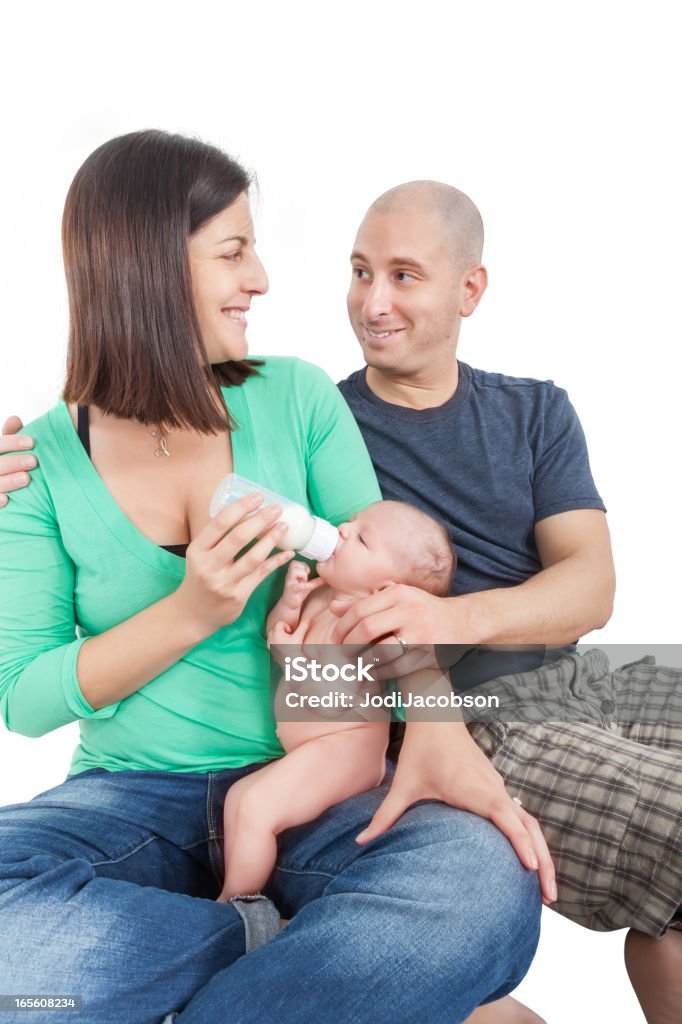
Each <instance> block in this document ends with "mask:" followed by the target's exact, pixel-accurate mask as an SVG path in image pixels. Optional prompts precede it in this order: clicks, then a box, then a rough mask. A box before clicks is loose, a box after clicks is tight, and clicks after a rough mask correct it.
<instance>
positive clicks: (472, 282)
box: [459, 266, 488, 316]
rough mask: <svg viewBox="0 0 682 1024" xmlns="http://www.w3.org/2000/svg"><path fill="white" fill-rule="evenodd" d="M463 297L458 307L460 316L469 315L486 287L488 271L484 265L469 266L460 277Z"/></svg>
mask: <svg viewBox="0 0 682 1024" xmlns="http://www.w3.org/2000/svg"><path fill="white" fill-rule="evenodd" d="M462 286H463V298H462V305H461V307H460V311H459V312H460V315H461V316H471V314H472V313H473V311H474V310H475V309H476V306H477V305H478V304H479V302H480V301H481V299H482V298H483V292H484V291H485V290H486V288H487V287H488V271H487V270H486V269H485V267H482V266H478V267H470V268H469V270H467V272H466V274H465V275H464V277H463V279H462Z"/></svg>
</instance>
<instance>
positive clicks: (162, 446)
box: [149, 426, 173, 459]
mask: <svg viewBox="0 0 682 1024" xmlns="http://www.w3.org/2000/svg"><path fill="white" fill-rule="evenodd" d="M149 433H150V434H151V435H152V437H153V438H155V440H157V441H158V442H159V447H158V448H157V449H156V451H155V452H154V454H155V455H156V457H157V459H158V458H160V456H162V455H168V456H169V457H170V456H171V455H172V454H173V453H172V452H170V451H169V450H168V444H167V442H166V438H167V437H170V436H171V434H172V433H173V428H172V427H169V428H168V430H166V429H165V428H164V427H163V426H159V429H158V430H150V431H149Z"/></svg>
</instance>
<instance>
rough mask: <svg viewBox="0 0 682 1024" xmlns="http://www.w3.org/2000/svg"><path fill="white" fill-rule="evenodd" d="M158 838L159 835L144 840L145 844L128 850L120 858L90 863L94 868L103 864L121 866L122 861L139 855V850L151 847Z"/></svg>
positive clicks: (139, 844) (109, 858)
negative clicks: (136, 854)
mask: <svg viewBox="0 0 682 1024" xmlns="http://www.w3.org/2000/svg"><path fill="white" fill-rule="evenodd" d="M158 838H159V836H157V835H153V836H149V837H148V838H147V839H145V840H144V842H142V843H138V844H137V846H133V847H132V848H131V849H130V850H126V852H125V853H123V854H121V855H120V856H119V857H107V858H105V860H93V861H90V863H91V865H92V867H93V868H98V867H100V866H101V865H102V864H120V863H121V861H124V860H127V859H128V857H132V856H133V854H135V853H137V852H138V851H139V850H143V849H144V848H145V846H149V844H150V843H153V842H155V841H156V840H157V839H158Z"/></svg>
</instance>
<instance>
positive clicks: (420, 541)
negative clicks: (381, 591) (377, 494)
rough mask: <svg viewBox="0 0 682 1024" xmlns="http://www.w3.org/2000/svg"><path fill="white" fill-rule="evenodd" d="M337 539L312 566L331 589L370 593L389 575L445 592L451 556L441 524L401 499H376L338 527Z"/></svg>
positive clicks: (451, 571) (453, 562)
mask: <svg viewBox="0 0 682 1024" xmlns="http://www.w3.org/2000/svg"><path fill="white" fill-rule="evenodd" d="M339 535H340V536H339V543H338V544H337V546H336V550H335V551H334V554H333V555H332V556H331V558H328V559H327V561H326V562H318V564H317V572H318V574H319V575H320V576H321V577H322V579H323V580H324V581H325V583H328V584H329V586H330V587H331V588H332V589H333V590H335V591H337V593H342V594H349V595H352V596H358V597H360V596H364V595H365V594H371V593H372V592H373V591H375V590H377V589H378V588H379V587H381V586H382V585H383V584H385V583H387V582H388V581H389V580H393V581H394V582H395V583H407V584H409V585H410V586H412V587H420V588H421V589H422V590H426V591H428V593H430V594H435V595H436V596H437V597H445V596H447V594H449V593H450V584H451V582H452V577H453V575H454V572H455V566H456V564H457V558H456V556H455V552H454V550H453V547H452V544H451V543H450V538H449V536H448V534H447V531H446V530H445V527H444V526H442V525H441V524H440V523H439V522H437V521H436V520H435V519H432V518H431V516H428V515H427V514H426V513H425V512H422V511H421V510H420V509H418V508H415V507H414V505H407V504H406V503H405V502H402V501H377V502H375V503H374V504H373V505H368V506H367V508H363V509H362V511H361V512H358V513H357V515H354V516H353V518H352V519H351V520H350V522H348V523H342V524H341V526H340V527H339Z"/></svg>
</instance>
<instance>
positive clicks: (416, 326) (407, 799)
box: [0, 182, 682, 1024]
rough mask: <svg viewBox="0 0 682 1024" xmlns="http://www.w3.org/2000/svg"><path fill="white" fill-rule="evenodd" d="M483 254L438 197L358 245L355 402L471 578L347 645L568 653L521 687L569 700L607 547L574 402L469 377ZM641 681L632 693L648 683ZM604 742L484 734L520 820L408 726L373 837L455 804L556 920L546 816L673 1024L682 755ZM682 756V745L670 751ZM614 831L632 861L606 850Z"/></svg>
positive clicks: (639, 980) (473, 774) (460, 218)
mask: <svg viewBox="0 0 682 1024" xmlns="http://www.w3.org/2000/svg"><path fill="white" fill-rule="evenodd" d="M482 240H483V232H482V225H481V221H480V215H479V214H478V211H477V210H476V208H475V206H474V205H473V203H471V201H470V200H469V199H468V198H467V197H466V196H464V195H463V194H462V193H460V192H458V191H457V190H455V189H452V188H450V187H449V186H445V185H440V184H438V183H434V182H415V183H410V184H408V185H403V186H399V187H398V188H396V189H392V190H391V191H390V192H388V193H386V194H385V195H384V196H382V197H380V199H379V200H377V201H376V202H375V203H374V204H373V206H372V207H371V208H370V210H369V211H368V213H367V215H366V217H365V219H364V220H363V222H362V224H361V226H360V229H359V231H358V235H357V238H356V242H355V246H354V251H353V255H352V264H353V280H352V283H351V288H350V293H349V299H348V306H349V313H350V317H351V322H352V325H353V328H354V330H355V333H356V335H357V337H358V340H359V342H360V344H361V347H362V350H363V354H364V356H365V359H366V362H367V369H366V371H360V372H359V373H357V374H353V375H352V376H351V377H350V378H348V380H346V381H344V382H343V383H342V384H341V385H340V386H341V390H342V392H343V393H344V395H345V397H346V399H347V401H348V402H349V405H350V406H351V409H352V410H353V412H354V414H355V416H356V419H357V420H358V423H359V425H360V427H361V430H362V431H363V434H364V436H365V440H366V442H367V444H368V448H369V450H370V454H371V455H372V458H373V460H374V462H375V467H376V469H377V472H378V475H379V481H380V484H381V486H382V490H383V492H384V496H385V497H387V498H398V499H401V500H408V501H412V502H413V503H415V504H418V505H421V506H422V507H423V508H424V509H425V511H427V512H430V513H431V514H433V513H434V511H435V513H436V514H437V515H439V516H440V518H441V519H443V520H444V521H445V522H446V523H447V524H448V525H449V527H450V529H451V533H452V535H453V539H454V541H455V544H456V546H457V549H458V555H459V571H458V573H457V576H456V579H455V590H454V591H453V596H452V597H450V598H433V597H430V596H429V595H426V594H424V593H422V592H421V591H417V590H414V589H413V588H409V587H405V586H396V585H389V586H387V587H386V588H385V589H384V590H383V591H382V592H381V593H380V594H378V595H374V596H372V597H369V598H367V599H365V600H364V601H363V602H360V603H358V604H357V605H356V606H355V607H354V608H353V609H351V610H349V611H347V612H345V613H343V610H342V609H339V611H340V612H341V613H342V614H341V616H340V621H339V627H338V635H337V639H338V641H339V642H344V643H356V642H357V643H360V644H364V643H368V642H370V641H372V640H373V639H374V638H376V637H378V636H384V635H387V634H391V633H392V634H394V635H395V636H396V637H397V638H398V640H399V642H400V644H401V646H402V647H403V648H405V649H407V653H406V654H405V655H404V656H403V659H401V660H403V662H404V664H403V666H402V667H401V671H403V672H406V671H409V669H410V668H411V667H413V666H414V657H415V653H416V652H411V651H410V650H409V648H410V644H416V643H419V644H424V643H433V644H438V643H458V644H486V645H497V644H522V645H525V644H533V645H538V644H540V645H551V646H552V647H553V648H554V649H555V650H554V655H551V654H550V655H549V658H550V659H551V657H553V656H554V657H555V661H554V662H553V663H552V664H549V665H547V666H546V667H545V668H542V667H540V664H541V660H542V659H540V660H538V659H536V660H535V662H533V661H529V662H528V665H527V667H528V669H529V671H528V672H527V673H526V674H525V675H523V674H517V677H516V678H517V680H518V681H519V685H520V686H523V685H524V680H527V679H528V678H529V679H531V681H532V680H536V679H537V678H538V677H539V676H543V678H544V677H547V678H552V679H553V680H554V681H558V683H559V684H561V683H562V682H563V681H564V675H565V673H566V671H567V669H566V666H567V665H568V666H569V667H570V669H571V670H573V671H575V672H578V673H579V672H580V671H582V667H581V666H582V663H581V661H580V659H578V658H576V657H575V656H572V657H568V658H566V657H561V655H562V654H565V653H566V652H565V650H562V647H563V646H564V645H569V646H568V650H569V651H570V650H571V647H570V645H572V644H573V642H574V641H575V640H576V638H577V637H579V636H580V635H581V634H583V633H585V632H587V631H589V630H591V629H594V628H598V627H599V626H601V625H603V624H604V623H605V622H606V621H607V619H608V617H609V615H610V611H611V603H612V598H613V589H614V574H613V565H612V560H611V552H610V544H609V537H608V530H607V527H606V522H605V517H604V510H603V504H602V503H601V499H600V498H599V495H598V494H597V492H596V490H595V488H594V484H593V482H592V479H591V476H590V473H589V465H588V463H587V456H586V451H585V448H584V440H583V438H582V431H581V430H580V426H579V423H578V421H577V419H576V417H575V414H574V412H573V410H572V409H571V407H570V404H569V403H568V401H567V399H566V396H565V394H564V393H563V392H561V391H560V390H559V389H556V388H554V387H553V386H552V385H549V384H547V383H544V384H543V383H541V382H534V381H519V380H515V379H513V378H505V377H502V376H501V375H497V374H483V373H481V371H474V370H471V368H469V367H466V366H464V364H459V363H458V362H457V360H456V348H457V341H458V336H459V330H460V326H461V319H462V317H465V316H470V315H471V314H472V313H473V312H474V310H475V308H476V306H477V305H478V302H479V301H480V299H481V297H482V295H483V293H484V291H485V288H486V284H487V275H486V271H485V269H484V267H483V266H482V265H481V249H482ZM11 426H12V427H15V426H16V425H15V424H12V425H11ZM10 445H11V442H10V443H9V444H8V445H7V448H8V449H9V447H10ZM18 458H19V457H17V456H12V457H9V458H8V459H7V462H8V466H7V467H6V469H7V471H18V470H19V469H20V468H21V467H20V466H19V465H18V464H17V459H18ZM519 460H521V461H522V464H520V463H519ZM523 460H525V462H523ZM0 468H1V467H0ZM510 470H511V473H510ZM524 481H525V482H524ZM19 482H20V481H19V480H16V481H15V483H19ZM529 657H530V658H532V655H531V656H529ZM496 658H497V655H496V654H495V653H494V652H491V651H488V652H485V653H484V655H483V656H482V657H479V654H478V652H473V653H472V655H471V656H469V657H468V658H467V659H464V661H463V663H462V665H461V666H459V667H458V669H457V677H461V678H462V679H463V684H464V685H466V684H467V682H472V681H477V682H480V681H481V680H484V679H486V678H491V673H492V675H493V676H494V675H496V674H499V666H500V662H499V660H496ZM411 659H412V660H411ZM486 664H487V668H486ZM502 664H504V662H502ZM576 666H579V667H578V668H576ZM517 667H518V666H517ZM496 668H497V669H498V671H496ZM646 668H647V670H648V668H649V666H646ZM586 671H588V672H590V673H591V674H592V675H591V681H592V682H595V681H600V680H601V679H602V677H603V678H604V679H606V678H607V674H606V673H605V671H604V668H603V666H600V664H599V660H598V659H597V660H596V661H595V660H594V659H593V660H592V661H591V662H589V663H588V664H587V666H586ZM642 672H644V669H643V668H640V669H637V670H634V671H633V673H630V675H629V676H623V678H624V679H625V680H626V682H627V681H628V680H630V679H631V678H632V679H634V680H635V681H637V680H640V679H641V675H642ZM552 673H553V674H554V675H552ZM543 674H544V675H543ZM555 677H556V679H555ZM609 678H610V677H609ZM600 725H601V722H600ZM600 725H580V724H576V723H564V724H560V725H551V724H547V723H544V722H540V723H537V724H534V725H532V726H525V725H523V724H518V725H517V723H514V724H513V725H509V726H504V725H501V724H499V723H496V724H493V725H491V726H489V727H485V726H482V725H478V726H476V727H474V730H473V732H474V734H475V736H476V739H477V740H478V742H479V743H480V745H481V746H482V747H483V749H484V750H485V752H486V753H487V754H488V755H489V756H490V757H491V759H492V763H493V765H494V766H495V768H499V769H500V770H501V771H502V772H503V774H504V779H505V782H506V783H507V785H508V787H509V792H510V793H512V792H513V793H519V794H521V795H522V797H523V805H524V806H523V808H521V807H519V806H518V804H516V803H513V802H512V800H511V799H510V796H509V794H507V793H506V792H505V791H504V787H503V786H502V784H501V777H500V774H499V773H498V771H495V770H494V769H491V766H490V763H489V762H486V765H487V769H486V770H483V769H482V767H481V762H480V751H479V748H478V747H477V746H476V745H475V744H474V743H473V741H472V740H471V737H470V736H469V734H468V733H467V732H466V730H463V728H460V724H459V723H447V724H446V723H436V724H430V723H420V724H419V728H418V729H415V728H410V726H408V730H407V734H406V740H405V743H404V745H403V750H402V753H401V757H400V761H399V764H398V769H397V771H396V776H395V782H394V784H393V787H392V788H391V790H390V792H389V795H388V797H387V798H386V800H385V801H384V803H383V805H382V806H381V807H380V808H379V810H378V811H377V813H376V815H375V817H374V819H373V820H372V822H371V823H370V825H369V827H368V828H367V829H366V830H365V832H364V833H363V835H362V837H360V839H361V841H363V842H365V841H368V840H369V839H371V838H373V837H375V836H376V835H378V834H380V833H381V832H383V831H385V830H386V829H387V828H389V827H390V826H391V825H392V824H393V823H394V822H395V821H396V820H397V819H398V817H399V816H400V815H401V813H402V812H403V811H404V810H405V808H406V807H408V806H409V805H410V804H412V803H414V802H415V801H416V800H419V799H423V798H436V799H442V800H444V801H445V802H447V803H451V804H454V805H456V806H460V807H464V808H465V809H468V810H472V811H475V812H476V813H479V814H482V815H484V816H485V817H489V818H490V819H491V820H492V821H493V822H494V823H495V824H496V825H498V827H499V828H500V829H501V830H502V831H504V832H505V834H506V835H507V836H508V838H509V839H510V841H511V842H512V844H513V845H514V847H515V849H516V850H517V852H518V853H519V855H520V856H521V858H522V860H524V863H526V864H527V865H528V866H529V867H534V866H538V859H539V867H540V874H541V881H542V886H543V893H544V896H545V902H552V901H553V900H554V899H555V897H556V891H555V890H554V887H553V876H552V870H551V865H550V864H549V862H548V861H547V860H546V858H545V856H544V853H543V846H542V842H541V838H538V833H537V825H536V822H535V818H534V817H531V814H528V811H530V812H531V813H532V814H534V815H536V816H537V817H539V818H540V821H541V823H542V825H543V828H544V830H545V832H546V835H547V837H548V838H549V840H550V846H551V848H552V853H553V855H554V858H555V861H556V864H557V867H558V874H559V900H558V903H557V908H558V909H559V910H560V912H563V913H565V914H567V915H568V916H570V917H572V918H573V919H576V920H580V921H582V923H585V924H587V925H588V926H589V927H596V928H599V929H608V928H614V927H623V926H627V925H628V924H634V925H635V926H637V927H636V930H634V931H631V932H630V934H629V936H628V939H627V942H626V959H627V963H628V969H629V971H630V974H631V977H632V980H633V983H634V985H635V988H636V990H637V994H638V997H639V998H640V1001H641V1003H642V1005H643V1008H644V1011H645V1014H646V1016H647V1019H648V1020H649V1021H650V1022H655V1024H668V1022H671V1021H673V1020H676V1019H677V1015H678V1008H679V1005H682V992H680V986H681V985H682V970H681V969H680V968H681V967H682V941H681V939H682V936H680V934H679V932H677V931H672V930H671V931H668V932H666V928H667V926H668V925H669V924H670V922H671V920H673V919H674V917H675V915H676V914H677V911H678V904H679V892H680V869H679V866H678V865H676V864H675V865H673V864H670V865H669V864H668V863H667V862H668V861H669V860H670V859H671V856H672V851H673V850H674V846H675V833H676V829H677V825H678V823H679V812H680V807H679V798H678V796H677V792H676V790H675V789H674V788H673V787H672V786H671V783H670V780H671V779H672V778H673V777H675V778H677V779H679V768H680V766H682V744H680V747H679V748H678V753H674V752H672V751H665V750H649V749H648V750H647V751H646V757H645V758H643V757H642V746H641V744H640V743H636V742H634V741H632V740H630V739H627V738H626V734H625V732H624V731H623V730H621V731H620V734H616V733H615V732H613V731H609V730H606V729H604V728H601V727H600ZM645 738H648V737H645ZM674 740H675V737H674V734H673V732H672V731H670V730H668V731H666V732H665V735H664V736H663V738H662V739H661V740H660V742H661V743H666V742H667V743H669V744H671V743H673V742H674ZM644 767H646V771H645V773H644V775H643V776H641V777H640V769H641V770H642V771H644ZM593 776H596V777H597V784H596V785H595V784H594V782H593ZM623 778H626V779H627V780H628V783H627V785H621V783H622V779H623ZM595 790H596V793H595ZM619 801H620V802H621V803H622V801H625V806H626V809H625V811H624V810H623V807H622V806H621V803H619ZM652 821H653V823H654V824H653V826H652ZM614 823H620V824H619V827H620V837H619V838H620V843H619V844H616V854H618V857H621V854H622V857H621V859H620V860H618V859H617V858H616V855H615V854H613V853H612V850H611V848H610V846H609V838H610V837H611V834H612V831H613V826H614ZM611 846H613V844H611ZM623 851H625V852H623ZM666 854H668V855H669V856H668V857H666ZM609 857H610V860H609ZM638 859H639V860H638ZM636 861H638V862H639V863H640V864H644V865H645V867H644V870H643V872H641V874H644V875H646V874H647V872H648V871H649V869H650V868H651V866H652V865H654V867H655V866H656V865H657V864H665V865H666V871H663V872H661V871H659V872H656V871H654V870H653V869H652V872H651V873H652V874H655V875H656V878H655V879H652V878H649V877H639V876H638V877H634V878H631V877H630V876H632V875H637V873H636V872H634V871H633V869H632V864H633V863H635V862H636ZM663 876H665V877H663ZM624 877H625V881H623V878H624ZM461 882H462V880H453V884H455V885H457V884H461ZM626 882H627V884H626ZM654 882H655V884H654ZM619 886H620V890H618V891H617V892H616V890H617V888H618V887H619ZM604 891H606V892H607V893H608V897H607V896H605V895H604ZM595 893H596V894H597V895H598V896H599V897H600V898H599V900H598V901H597V903H598V905H597V906H596V907H595ZM636 905H637V907H638V910H639V913H638V912H636V911H635V909H634V908H635V906H636ZM678 916H679V915H678ZM664 932H666V934H665V937H664V938H663V939H661V940H660V941H656V939H655V936H658V935H661V934H663V933H664ZM522 1014H523V1010H522V1008H519V1007H518V1004H516V1006H514V1004H513V1001H503V1004H492V1005H491V1006H489V1007H486V1008H482V1009H481V1010H478V1011H476V1014H475V1015H474V1019H475V1020H477V1021H480V1022H483V1021H502V1020H511V1019H514V1020H521V1019H529V1018H528V1016H527V1015H526V1017H525V1018H524V1017H523V1016H522Z"/></svg>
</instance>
